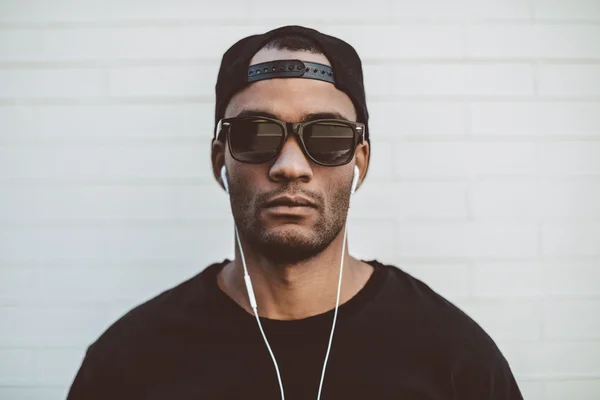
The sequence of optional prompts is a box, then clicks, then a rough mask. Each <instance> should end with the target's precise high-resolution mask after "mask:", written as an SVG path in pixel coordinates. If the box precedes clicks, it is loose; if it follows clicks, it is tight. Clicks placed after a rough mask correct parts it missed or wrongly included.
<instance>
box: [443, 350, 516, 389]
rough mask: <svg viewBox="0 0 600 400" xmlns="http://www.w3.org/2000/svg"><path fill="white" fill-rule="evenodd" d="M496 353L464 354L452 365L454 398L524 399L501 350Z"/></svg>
mask: <svg viewBox="0 0 600 400" xmlns="http://www.w3.org/2000/svg"><path fill="white" fill-rule="evenodd" d="M494 347H495V346H494ZM495 350H496V353H495V354H489V353H487V352H486V353H483V354H477V355H473V354H471V355H467V356H465V357H462V358H461V359H460V360H459V361H458V362H457V363H456V364H455V365H454V368H453V371H452V387H453V390H454V399H456V400H523V396H522V395H521V391H520V390H519V387H518V385H517V382H516V380H515V378H514V376H513V374H512V372H511V370H510V367H509V365H508V362H507V361H506V359H505V358H504V356H503V355H502V354H501V353H500V350H498V349H497V348H496V349H495Z"/></svg>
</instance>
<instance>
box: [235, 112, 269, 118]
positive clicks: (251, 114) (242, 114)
mask: <svg viewBox="0 0 600 400" xmlns="http://www.w3.org/2000/svg"><path fill="white" fill-rule="evenodd" d="M236 117H266V118H273V119H279V118H277V116H276V115H275V114H272V113H270V112H266V111H260V110H242V111H240V112H239V113H238V115H236Z"/></svg>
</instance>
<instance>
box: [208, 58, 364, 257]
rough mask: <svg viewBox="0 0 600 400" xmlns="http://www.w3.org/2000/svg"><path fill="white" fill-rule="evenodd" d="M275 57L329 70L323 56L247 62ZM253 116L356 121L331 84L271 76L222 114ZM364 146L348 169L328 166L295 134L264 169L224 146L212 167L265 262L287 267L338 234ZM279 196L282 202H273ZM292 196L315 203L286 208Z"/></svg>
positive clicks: (217, 151)
mask: <svg viewBox="0 0 600 400" xmlns="http://www.w3.org/2000/svg"><path fill="white" fill-rule="evenodd" d="M278 59H300V60H304V61H314V62H319V63H322V64H327V65H330V64H329V61H328V60H327V58H326V57H325V56H324V55H320V54H313V53H309V52H304V51H301V52H298V51H288V50H275V49H263V50H261V51H259V52H258V53H257V54H256V55H255V56H254V58H253V59H252V61H251V63H250V64H257V63H260V62H266V61H273V60H278ZM248 114H252V115H261V116H264V117H272V118H276V119H280V120H282V121H287V122H302V121H306V120H311V119H322V118H342V119H347V120H350V121H356V112H355V110H354V106H353V104H352V101H351V100H350V98H349V97H348V96H347V95H346V94H345V93H343V92H341V91H340V90H338V89H336V88H335V86H334V85H333V84H331V83H328V82H323V81H318V80H314V79H300V78H288V79H267V80H263V81H259V82H255V83H253V84H251V85H249V86H248V87H247V88H245V89H244V90H242V91H240V92H239V93H237V94H236V95H235V96H234V97H233V98H232V99H231V101H230V102H229V105H228V106H227V109H226V111H225V117H226V118H229V117H236V116H240V115H248ZM367 146H368V145H367V144H363V145H359V147H358V149H357V151H356V154H357V156H356V157H355V160H353V161H351V162H350V163H349V164H346V165H343V166H338V167H325V166H320V165H318V164H315V163H313V162H312V161H310V160H308V159H307V158H306V157H305V155H304V153H303V152H302V150H301V147H300V144H299V143H298V139H297V138H296V137H294V136H291V135H290V136H288V138H287V140H286V142H285V144H284V146H283V148H282V150H281V152H280V153H279V155H278V156H277V157H276V158H275V159H274V160H272V161H269V162H267V163H264V164H244V163H241V162H238V161H236V160H234V159H233V158H232V157H231V154H230V152H229V149H228V148H227V146H222V145H216V146H215V147H214V148H213V166H214V167H215V169H216V171H215V172H216V173H217V172H218V170H220V165H222V163H223V162H224V163H225V165H226V168H227V175H228V182H229V194H230V200H231V208H232V213H233V217H234V220H235V223H236V225H237V227H238V230H239V232H240V234H241V235H242V236H243V237H244V238H245V239H246V240H248V242H249V243H250V244H251V245H252V246H253V248H255V249H256V250H258V251H259V252H260V253H261V254H262V255H263V256H264V257H266V258H267V259H270V260H271V261H273V262H276V263H283V264H287V263H293V262H296V261H300V260H305V259H308V258H311V257H313V256H316V255H317V254H319V253H320V252H321V251H323V250H324V249H325V248H326V247H327V246H328V245H329V244H330V243H331V242H332V241H333V239H334V238H335V237H336V236H337V235H338V234H340V232H341V230H342V228H343V226H344V223H345V221H346V215H347V211H348V205H349V196H350V187H351V183H352V176H353V172H354V165H355V163H356V165H358V166H359V168H361V171H363V172H364V171H365V170H366V162H367V159H368V147H367ZM220 153H221V154H222V156H220V155H219V154H220ZM215 154H217V155H216V156H215ZM215 160H216V162H215ZM219 160H221V162H219ZM276 199H280V200H281V202H279V204H277V203H278V202H275V204H270V203H272V202H273V200H276ZM290 199H292V203H294V202H300V203H303V202H308V203H311V204H310V205H308V206H296V205H292V206H290V205H285V203H286V202H287V201H289V200H290Z"/></svg>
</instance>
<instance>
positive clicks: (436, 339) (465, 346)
mask: <svg viewBox="0 0 600 400" xmlns="http://www.w3.org/2000/svg"><path fill="white" fill-rule="evenodd" d="M379 267H380V268H383V269H384V271H385V274H386V276H387V279H386V286H385V287H384V290H383V299H384V302H385V306H386V307H389V309H390V311H391V313H392V314H394V315H396V317H397V318H396V319H394V320H395V321H396V323H398V324H399V326H402V329H405V330H406V329H412V331H413V333H414V334H415V337H418V338H422V340H423V341H427V342H429V343H428V344H432V343H437V344H438V345H440V346H442V347H445V348H447V349H449V350H452V351H455V352H456V353H461V354H464V353H465V352H467V353H472V352H475V353H478V354H482V355H485V356H486V357H487V356H490V355H492V354H494V355H496V354H498V352H499V351H498V348H497V346H496V344H495V343H494V341H493V340H492V339H491V337H490V336H489V335H488V334H487V333H486V331H485V330H484V329H483V328H482V327H481V326H480V325H479V324H478V323H477V322H476V321H475V320H474V319H473V318H471V317H470V316H469V315H468V314H467V313H466V312H464V311H463V310H462V309H461V308H460V307H459V306H458V305H456V304H454V303H453V302H452V301H450V300H448V299H447V298H445V297H444V296H443V295H441V294H440V293H438V292H437V291H435V290H434V289H433V288H431V287H430V286H429V285H428V284H426V283H425V282H423V281H422V280H420V279H418V278H416V277H414V276H412V275H411V274H409V273H408V272H406V271H404V270H403V269H402V268H400V267H396V266H394V265H383V264H379ZM407 316H408V317H407ZM407 318H409V319H410V323H412V324H413V327H412V328H408V327H407V326H406V323H407Z"/></svg>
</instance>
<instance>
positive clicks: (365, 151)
mask: <svg viewBox="0 0 600 400" xmlns="http://www.w3.org/2000/svg"><path fill="white" fill-rule="evenodd" d="M369 152H370V147H369V142H367V141H365V142H364V143H360V144H359V145H358V146H356V153H355V157H356V160H355V165H356V166H357V167H358V168H359V169H360V177H359V178H358V185H357V188H359V187H360V186H361V185H362V181H363V179H365V175H367V170H368V169H369Z"/></svg>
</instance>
